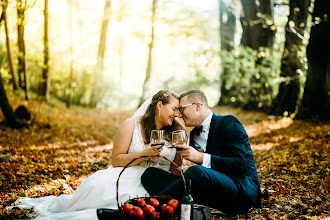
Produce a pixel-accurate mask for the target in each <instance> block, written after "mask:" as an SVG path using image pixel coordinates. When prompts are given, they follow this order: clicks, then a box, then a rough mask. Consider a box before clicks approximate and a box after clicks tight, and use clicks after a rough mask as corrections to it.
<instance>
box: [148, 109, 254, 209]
mask: <svg viewBox="0 0 330 220" xmlns="http://www.w3.org/2000/svg"><path fill="white" fill-rule="evenodd" d="M197 130H198V129H197V128H194V129H193V130H192V131H191V134H190V137H194V136H195V135H196V132H198V131H197ZM190 146H193V147H195V142H194V139H193V138H191V140H190ZM205 153H208V154H210V155H211V167H210V168H206V167H204V166H202V165H196V166H192V167H190V168H189V169H188V170H187V171H186V172H185V173H184V176H185V178H186V179H192V196H193V198H194V201H195V203H197V204H203V205H207V206H210V207H213V208H217V209H219V210H222V211H225V212H245V211H247V210H248V209H249V208H251V207H258V206H259V205H260V196H259V195H260V190H259V188H260V185H259V180H258V174H257V170H256V166H255V162H254V158H253V155H252V150H251V147H250V142H249V140H248V136H247V134H246V132H245V129H244V128H243V126H242V124H241V123H240V122H239V121H238V119H237V118H235V117H234V116H222V115H215V114H213V115H212V119H211V124H210V130H209V134H208V139H207V145H206V150H205ZM142 183H143V185H144V186H145V188H146V189H147V190H148V192H149V193H150V194H168V195H171V196H174V197H177V198H179V197H180V196H182V193H183V181H182V179H181V178H178V177H177V176H174V175H172V174H169V173H166V172H165V171H162V170H159V169H157V168H148V169H147V170H146V172H145V173H144V174H143V176H142Z"/></svg>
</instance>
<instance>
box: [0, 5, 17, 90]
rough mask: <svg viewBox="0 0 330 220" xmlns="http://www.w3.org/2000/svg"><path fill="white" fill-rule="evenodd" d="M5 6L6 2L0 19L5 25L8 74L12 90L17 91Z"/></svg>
mask: <svg viewBox="0 0 330 220" xmlns="http://www.w3.org/2000/svg"><path fill="white" fill-rule="evenodd" d="M7 6H8V2H5V3H4V4H3V6H2V16H3V17H2V19H3V21H4V23H5V32H6V44H7V54H8V63H9V71H10V74H11V76H12V83H13V89H14V90H17V89H18V83H17V78H16V70H15V64H14V61H13V56H12V50H11V43H10V38H9V30H8V20H7Z"/></svg>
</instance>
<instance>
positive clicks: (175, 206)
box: [167, 199, 179, 210]
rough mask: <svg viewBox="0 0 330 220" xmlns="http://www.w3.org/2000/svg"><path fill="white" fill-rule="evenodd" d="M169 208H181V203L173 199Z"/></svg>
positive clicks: (169, 203) (169, 202)
mask: <svg viewBox="0 0 330 220" xmlns="http://www.w3.org/2000/svg"><path fill="white" fill-rule="evenodd" d="M167 204H168V205H169V206H172V208H173V209H174V210H175V209H177V208H178V206H179V201H178V200H176V199H171V200H170V201H168V203H167Z"/></svg>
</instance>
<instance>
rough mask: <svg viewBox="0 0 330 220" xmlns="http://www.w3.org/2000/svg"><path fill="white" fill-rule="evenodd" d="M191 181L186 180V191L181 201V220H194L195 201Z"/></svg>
mask: <svg viewBox="0 0 330 220" xmlns="http://www.w3.org/2000/svg"><path fill="white" fill-rule="evenodd" d="M190 190H191V179H187V180H186V190H185V192H184V196H183V198H182V200H181V220H191V219H193V213H194V199H193V197H192V196H191V194H190Z"/></svg>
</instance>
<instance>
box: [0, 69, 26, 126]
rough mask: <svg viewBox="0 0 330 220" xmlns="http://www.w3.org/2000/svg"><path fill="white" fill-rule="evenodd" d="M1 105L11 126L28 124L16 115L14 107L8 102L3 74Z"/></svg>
mask: <svg viewBox="0 0 330 220" xmlns="http://www.w3.org/2000/svg"><path fill="white" fill-rule="evenodd" d="M0 107H1V110H2V112H3V115H4V116H5V118H6V120H7V123H8V125H9V126H10V127H13V128H22V127H24V126H26V124H25V123H24V122H23V121H22V120H20V119H19V118H18V117H17V116H16V115H15V113H14V111H13V109H12V107H11V106H10V104H9V102H8V98H7V95H6V90H5V88H4V85H3V83H2V77H1V74H0Z"/></svg>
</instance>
